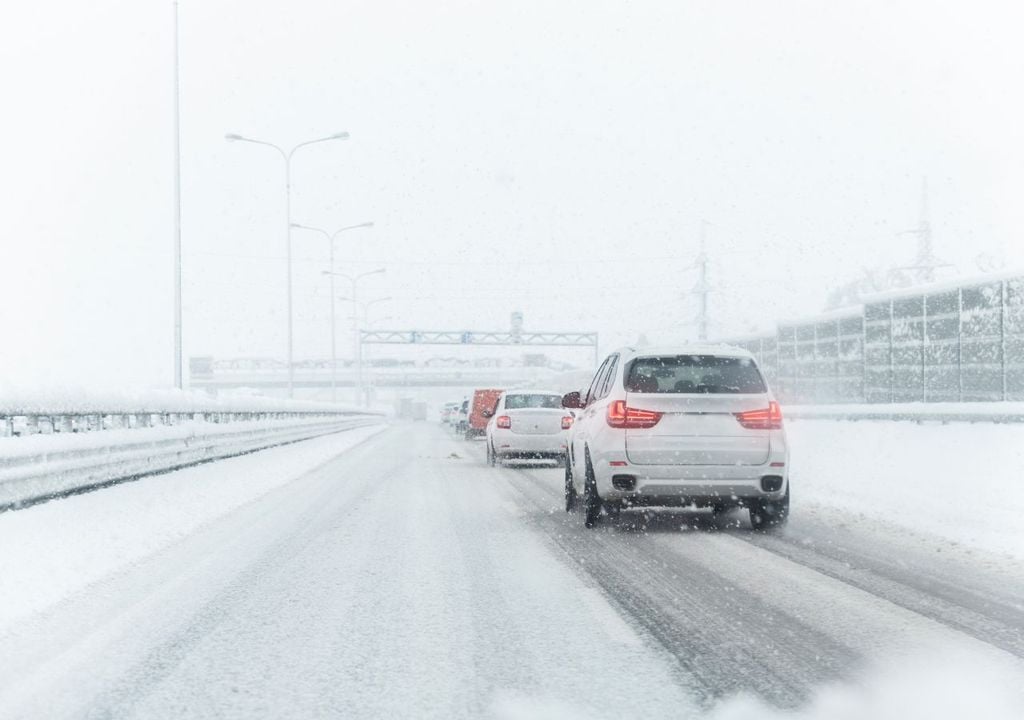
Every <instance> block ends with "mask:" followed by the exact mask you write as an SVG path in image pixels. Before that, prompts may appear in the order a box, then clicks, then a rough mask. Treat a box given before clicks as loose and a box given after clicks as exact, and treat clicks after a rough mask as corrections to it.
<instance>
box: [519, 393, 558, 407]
mask: <svg viewBox="0 0 1024 720" xmlns="http://www.w3.org/2000/svg"><path fill="white" fill-rule="evenodd" d="M561 407H562V398H561V396H560V395H506V396H505V409H506V410H522V409H524V408H553V409H561Z"/></svg>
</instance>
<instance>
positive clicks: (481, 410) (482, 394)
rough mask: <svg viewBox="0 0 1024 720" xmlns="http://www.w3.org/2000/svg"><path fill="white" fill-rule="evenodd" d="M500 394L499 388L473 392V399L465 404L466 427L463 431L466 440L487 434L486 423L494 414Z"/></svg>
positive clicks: (481, 389)
mask: <svg viewBox="0 0 1024 720" xmlns="http://www.w3.org/2000/svg"><path fill="white" fill-rule="evenodd" d="M502 392H503V390H501V389H500V388H498V389H495V388H480V389H477V390H474V391H473V397H472V398H471V399H470V401H469V403H468V404H467V412H466V427H465V430H464V431H463V434H464V435H465V438H466V439H467V440H472V439H473V438H476V437H481V436H483V435H485V434H486V433H487V421H488V419H489V418H490V417H491V415H492V414H493V413H494V408H495V407H496V406H497V404H498V398H500V397H501V393H502Z"/></svg>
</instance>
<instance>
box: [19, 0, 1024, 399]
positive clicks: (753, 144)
mask: <svg viewBox="0 0 1024 720" xmlns="http://www.w3.org/2000/svg"><path fill="white" fill-rule="evenodd" d="M171 7H172V6H171V3H170V2H166V1H162V2H139V1H138V0H121V1H115V0H91V1H90V2H89V3H81V2H71V1H70V0H67V1H60V2H58V1H56V0H49V1H47V0H38V1H36V2H31V3H30V2H20V3H12V2H8V3H5V5H4V7H3V9H2V10H0V68H2V69H0V99H2V100H0V102H2V104H0V138H2V139H3V141H4V149H5V152H4V161H3V163H2V165H0V213H2V219H3V223H2V225H0V228H2V231H0V232H2V234H0V243H2V255H0V288H2V289H3V301H2V302H0V377H2V378H4V379H5V380H6V381H8V382H15V383H16V382H33V383H39V382H43V383H50V384H55V383H72V384H93V383H97V384H109V383H112V382H118V383H124V384H162V383H163V384H166V383H169V382H170V379H171V359H172V352H171V341H172V335H171V330H172V304H171V300H172V291H171V278H172V268H171V240H172V237H171V218H172V215H171V210H172V208H171V198H172V187H171V170H172V165H171V161H172V155H171V151H172V144H171V143H172V135H171V100H172V94H171V58H172V55H171V47H172V46H171V18H172V11H171ZM1019 7H1020V6H1019V5H1018V4H1016V3H1009V2H1006V3H978V2H974V3H962V2H957V3H945V2H857V3H854V2H849V3H845V4H843V5H840V4H839V3H821V2H772V3H764V2H731V3H723V2H678V1H675V0H666V1H665V2H654V1H653V0H651V1H649V2H605V3H597V2H558V3H552V2H527V1H525V0H517V1H516V2H501V3H499V2H451V3H440V2H438V3H424V2H393V1H392V2H387V1H384V0H373V1H371V2H345V3H342V2H331V1H324V2H313V1H311V0H310V1H306V2H300V1H298V0H295V1H292V2H269V1H266V2H255V1H249V2H227V1H226V0H201V1H200V0H182V2H181V24H182V29H181V52H182V122H183V125H182V148H183V185H184V209H183V212H184V244H185V253H186V256H185V290H186V297H185V312H186V315H185V323H186V325H185V328H186V330H185V336H186V337H185V339H186V355H192V354H213V355H218V356H231V355H275V356H278V357H281V356H283V353H284V328H285V324H284V267H283V256H284V202H283V188H282V182H283V172H282V165H281V161H280V158H279V157H278V156H277V155H276V154H275V153H274V152H273V151H271V150H270V149H268V148H261V147H258V146H255V145H249V144H244V143H233V144H232V143H227V142H225V141H224V139H223V136H224V134H225V133H226V132H237V133H241V134H245V135H250V136H252V137H257V138H261V139H265V140H268V141H272V142H276V143H279V144H288V145H290V144H294V143H297V142H300V141H303V140H307V139H310V138H314V137H319V136H323V135H326V134H330V133H332V132H335V131H338V130H348V131H349V132H351V134H352V139H351V140H349V141H346V142H337V143H329V144H323V145H316V146H313V147H312V148H307V149H303V150H300V151H299V153H297V154H296V156H295V161H294V172H293V176H294V177H293V180H294V199H293V219H294V220H295V221H297V222H302V223H306V224H310V225H318V226H322V227H326V228H329V229H333V228H336V227H340V226H343V225H348V224H353V223H358V222H363V221H366V220H373V221H375V222H376V227H375V228H374V229H373V230H360V231H355V232H352V233H347V234H345V235H343V236H341V242H339V246H338V247H339V251H340V253H339V262H338V270H339V271H342V272H350V273H351V272H361V271H363V270H368V269H373V268H374V267H377V266H378V265H386V266H387V268H388V271H387V274H386V275H384V276H380V277H375V278H373V279H371V280H369V281H367V282H366V284H365V285H364V286H363V287H364V297H375V296H379V295H390V296H393V297H394V300H393V301H392V302H391V303H388V304H385V305H383V306H378V307H377V308H375V310H382V312H380V313H378V314H388V315H391V316H393V317H394V318H395V320H394V321H393V322H389V323H387V324H388V325H397V326H402V327H412V326H418V327H425V328H437V329H446V328H455V329H459V328H464V327H474V328H483V329H489V328H492V327H497V328H504V327H506V326H507V324H508V317H509V313H510V312H511V311H512V310H521V311H523V312H524V314H525V317H526V325H527V327H528V328H530V329H535V330H543V329H574V328H578V329H581V330H597V331H599V332H601V333H602V338H603V340H604V341H606V342H607V343H608V345H609V347H610V346H611V345H614V344H618V343H620V342H623V341H629V340H633V339H635V338H636V336H637V335H638V334H639V333H641V332H643V333H646V334H647V335H648V337H650V338H651V339H666V340H669V339H673V338H677V337H678V338H681V337H684V336H685V335H687V334H688V333H692V332H693V328H692V326H691V325H687V324H686V323H687V322H688V321H689V320H690V319H692V317H693V315H694V312H695V305H694V303H693V300H692V298H689V297H687V296H686V294H685V293H686V292H687V291H688V289H689V288H690V287H691V286H692V285H693V283H694V281H695V276H694V274H693V272H692V271H690V270H688V269H687V268H688V267H689V266H690V265H691V264H692V262H693V256H694V252H695V248H696V245H697V238H698V234H699V228H700V225H701V221H702V220H706V221H707V222H708V223H710V225H709V226H708V241H709V249H710V252H711V254H712V257H713V261H714V262H713V277H712V281H713V283H714V285H715V287H716V293H715V295H714V296H713V299H712V311H713V313H714V318H715V325H714V326H713V331H714V334H716V335H725V334H730V333H737V332H745V331H747V330H749V329H750V328H752V327H754V326H762V327H768V326H770V325H771V323H772V321H773V320H775V319H777V318H779V317H786V316H793V315H806V314H813V313H815V312H817V311H818V310H820V309H821V307H822V304H823V302H824V299H825V295H826V292H827V290H828V289H829V288H830V287H831V286H833V285H835V284H836V283H839V282H842V281H845V280H849V279H852V278H853V277H854V276H855V275H856V274H857V273H858V272H859V269H860V268H863V267H877V266H885V265H891V264H905V263H907V262H909V261H910V260H911V259H912V258H913V254H914V240H913V238H912V237H909V236H900V235H898V233H899V231H901V230H905V229H908V228H911V227H913V226H914V225H915V224H916V222H917V215H918V203H919V195H920V184H921V178H922V177H923V176H927V177H928V180H929V186H930V190H931V197H930V202H931V209H932V213H931V220H932V225H933V229H934V233H935V244H936V251H937V253H938V254H939V255H940V256H941V257H943V258H944V259H946V260H949V261H951V262H954V263H956V264H957V266H958V268H959V269H960V270H961V271H962V272H965V273H970V274H973V273H974V272H976V270H977V268H976V265H975V262H974V258H975V257H976V256H978V255H979V254H981V253H986V254H990V255H994V256H1001V257H1003V258H1004V260H1005V261H1006V262H1007V263H1008V264H1010V265H1024V242H1021V234H1022V233H1021V229H1022V227H1024V203H1022V202H1021V195H1022V183H1021V179H1022V171H1024V101H1022V90H1021V87H1022V83H1021V78H1022V77H1024V43H1022V42H1021V37H1020V28H1021V27H1024V11H1022V10H1020V9H1019ZM294 242H295V256H296V258H297V262H296V269H295V275H294V277H295V284H296V287H295V291H296V330H297V335H296V355H297V356H298V357H306V356H325V355H326V354H327V353H328V344H327V332H326V329H327V327H326V322H327V321H326V314H327V307H328V306H327V297H326V295H325V289H326V283H325V281H324V279H323V278H322V276H321V275H320V271H321V270H322V269H324V268H325V267H326V247H325V243H324V241H323V240H322V239H321V238H319V237H318V236H315V235H311V234H305V233H296V234H295V236H294ZM384 308H386V309H384ZM339 310H340V315H341V316H342V317H344V316H346V315H348V314H349V312H348V311H347V308H345V307H341V308H339ZM341 337H342V345H341V347H342V348H346V349H347V347H348V342H349V341H348V338H347V336H345V335H342V336H341ZM378 353H379V351H378ZM438 354H445V353H444V349H443V348H441V349H440V352H439V353H438Z"/></svg>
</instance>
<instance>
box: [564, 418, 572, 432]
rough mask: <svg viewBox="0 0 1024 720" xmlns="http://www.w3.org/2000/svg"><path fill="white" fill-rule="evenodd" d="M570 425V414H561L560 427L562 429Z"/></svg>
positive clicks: (566, 428)
mask: <svg viewBox="0 0 1024 720" xmlns="http://www.w3.org/2000/svg"><path fill="white" fill-rule="evenodd" d="M571 427H572V416H571V415H563V416H562V429H563V430H568V429H569V428H571Z"/></svg>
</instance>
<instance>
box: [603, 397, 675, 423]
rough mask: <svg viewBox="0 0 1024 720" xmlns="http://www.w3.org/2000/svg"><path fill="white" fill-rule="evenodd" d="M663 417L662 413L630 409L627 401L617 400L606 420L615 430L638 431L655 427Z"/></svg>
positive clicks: (609, 410)
mask: <svg viewBox="0 0 1024 720" xmlns="http://www.w3.org/2000/svg"><path fill="white" fill-rule="evenodd" d="M661 416H662V413H660V412H655V411H653V410H641V409H639V408H632V407H628V406H627V405H626V401H625V400H616V401H615V402H613V403H612V404H611V405H609V406H608V415H607V417H606V420H607V421H608V424H609V425H610V426H611V427H613V428H626V429H627V430H637V429H643V428H651V427H654V426H655V425H657V424H658V421H659V420H661Z"/></svg>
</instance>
